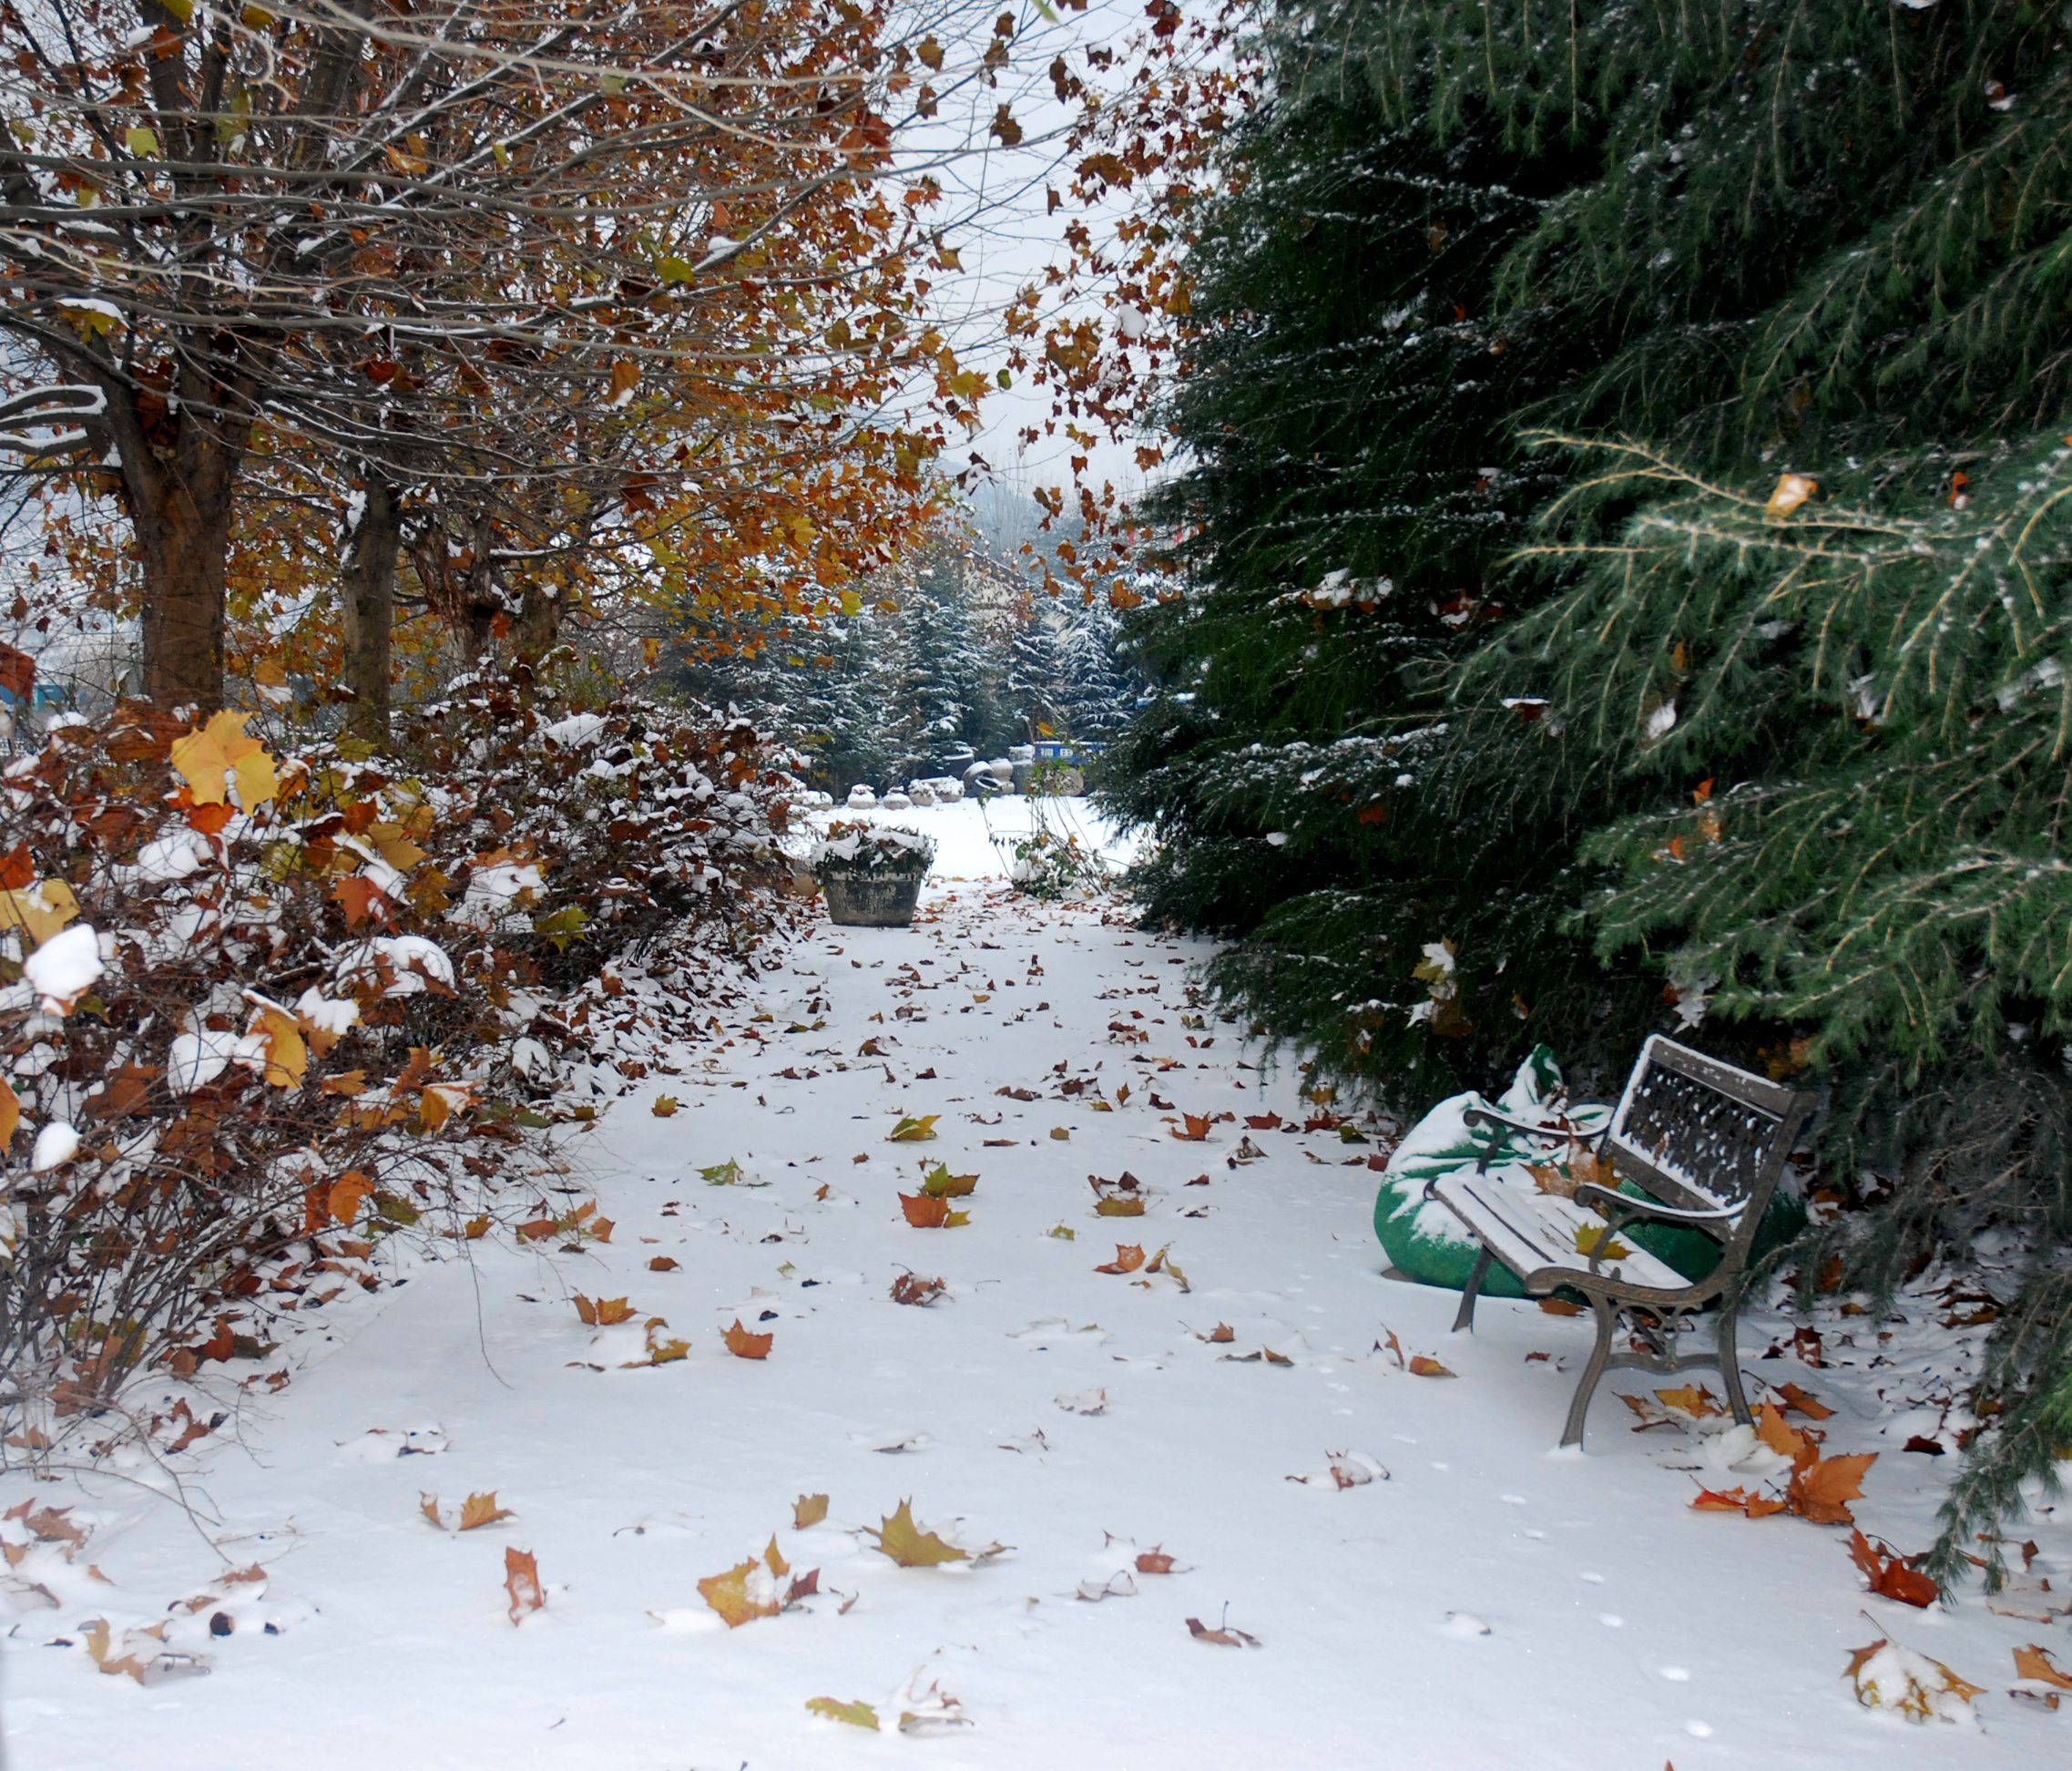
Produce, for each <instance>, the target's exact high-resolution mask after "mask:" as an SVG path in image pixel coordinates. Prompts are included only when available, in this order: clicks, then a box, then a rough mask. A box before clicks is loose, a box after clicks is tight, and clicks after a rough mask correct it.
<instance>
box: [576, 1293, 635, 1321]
mask: <svg viewBox="0 0 2072 1771" xmlns="http://www.w3.org/2000/svg"><path fill="white" fill-rule="evenodd" d="M575 1302H576V1314H577V1315H579V1316H580V1317H582V1319H583V1322H584V1325H585V1326H587V1327H590V1328H609V1327H611V1326H614V1325H615V1324H617V1323H621V1322H630V1321H631V1320H632V1319H633V1305H631V1304H630V1303H629V1302H628V1300H627V1299H625V1298H623V1297H599V1298H588V1297H585V1296H584V1295H583V1294H582V1293H581V1292H577V1294H576V1298H575Z"/></svg>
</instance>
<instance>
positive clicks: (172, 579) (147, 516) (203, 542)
mask: <svg viewBox="0 0 2072 1771" xmlns="http://www.w3.org/2000/svg"><path fill="white" fill-rule="evenodd" d="M152 477H154V478H156V479H157V481H158V486H157V487H154V488H152V489H154V490H157V491H158V496H148V494H147V495H146V496H134V494H136V493H137V492H138V491H140V490H142V488H140V487H138V486H136V485H135V483H134V482H132V485H131V490H132V493H133V496H131V498H130V499H129V504H130V507H131V510H132V513H133V515H134V517H135V519H136V525H137V539H138V554H139V556H140V557H141V562H142V565H143V568H144V587H143V588H144V694H145V698H146V699H147V700H148V701H157V702H158V704H159V705H160V706H161V707H179V706H183V705H191V706H194V707H198V708H200V709H201V710H202V711H205V712H206V711H209V710H211V709H214V708H218V707H220V706H221V705H222V704H223V599H224V577H225V567H226V562H227V560H228V558H229V554H230V477H231V476H230V474H228V473H225V474H222V475H220V476H218V475H210V476H208V478H207V482H205V483H204V484H202V485H201V486H189V485H187V484H184V483H183V482H182V481H181V480H180V479H179V477H178V476H176V475H173V474H169V473H167V474H162V475H159V476H152ZM208 482H218V483H214V484H211V483H208Z"/></svg>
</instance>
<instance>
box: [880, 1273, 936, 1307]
mask: <svg viewBox="0 0 2072 1771" xmlns="http://www.w3.org/2000/svg"><path fill="white" fill-rule="evenodd" d="M946 1289H947V1287H946V1286H945V1285H944V1283H943V1281H942V1280H940V1279H924V1278H922V1276H921V1275H919V1274H917V1273H903V1274H901V1275H899V1277H898V1278H896V1279H894V1280H893V1291H892V1297H893V1303H894V1304H915V1305H920V1304H933V1303H934V1301H935V1300H936V1299H937V1298H938V1297H940V1296H942V1295H943V1293H944V1291H945V1290H946Z"/></svg>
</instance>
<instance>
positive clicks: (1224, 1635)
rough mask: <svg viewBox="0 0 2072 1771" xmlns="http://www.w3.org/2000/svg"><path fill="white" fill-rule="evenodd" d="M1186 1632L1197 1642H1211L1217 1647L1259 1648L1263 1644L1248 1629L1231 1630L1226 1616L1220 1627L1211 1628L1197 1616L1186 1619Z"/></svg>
mask: <svg viewBox="0 0 2072 1771" xmlns="http://www.w3.org/2000/svg"><path fill="white" fill-rule="evenodd" d="M1187 1633H1188V1634H1189V1635H1190V1636H1192V1637H1193V1638H1194V1639H1195V1640H1196V1641H1197V1642H1212V1643H1215V1644H1216V1645H1217V1646H1218V1647H1219V1648H1261V1647H1264V1646H1265V1644H1264V1643H1261V1641H1260V1639H1259V1638H1258V1637H1257V1636H1255V1635H1253V1634H1252V1633H1250V1631H1248V1630H1233V1629H1232V1628H1230V1620H1229V1619H1228V1618H1226V1619H1225V1620H1224V1622H1223V1626H1222V1627H1221V1628H1220V1629H1216V1630H1211V1629H1210V1627H1209V1626H1208V1625H1207V1624H1206V1623H1203V1622H1202V1621H1201V1620H1200V1619H1199V1617H1190V1618H1189V1619H1188V1620H1187Z"/></svg>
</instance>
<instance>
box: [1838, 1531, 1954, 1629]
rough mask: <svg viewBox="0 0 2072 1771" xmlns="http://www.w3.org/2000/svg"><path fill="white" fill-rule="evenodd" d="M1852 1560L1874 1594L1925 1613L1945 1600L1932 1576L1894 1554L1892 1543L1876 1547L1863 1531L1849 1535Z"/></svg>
mask: <svg viewBox="0 0 2072 1771" xmlns="http://www.w3.org/2000/svg"><path fill="white" fill-rule="evenodd" d="M1849 1560H1850V1561H1853V1562H1854V1563H1855V1564H1856V1566H1857V1568H1858V1569H1859V1570H1860V1571H1862V1573H1863V1578H1864V1580H1866V1581H1867V1582H1870V1587H1871V1591H1872V1592H1875V1593H1877V1594H1879V1595H1880V1596H1881V1597H1883V1598H1886V1599H1896V1600H1898V1601H1899V1602H1900V1603H1901V1604H1903V1605H1916V1606H1919V1607H1920V1608H1921V1609H1922V1610H1924V1611H1925V1610H1926V1609H1927V1608H1928V1607H1929V1606H1930V1605H1933V1604H1934V1602H1936V1600H1938V1599H1940V1598H1941V1597H1942V1596H1943V1589H1942V1588H1941V1587H1939V1586H1937V1585H1936V1584H1935V1582H1934V1580H1933V1579H1932V1578H1931V1577H1930V1576H1928V1575H1926V1574H1924V1573H1923V1572H1922V1571H1920V1570H1919V1569H1918V1568H1916V1567H1914V1565H1913V1563H1911V1562H1910V1561H1907V1560H1906V1559H1905V1558H1904V1556H1900V1555H1897V1554H1895V1553H1893V1548H1892V1546H1891V1545H1890V1544H1889V1543H1887V1544H1876V1543H1873V1542H1872V1541H1871V1540H1870V1539H1869V1538H1867V1537H1865V1536H1864V1535H1863V1532H1862V1531H1859V1530H1852V1531H1851V1532H1850V1533H1849Z"/></svg>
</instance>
